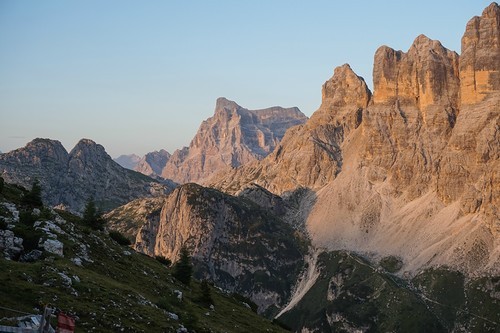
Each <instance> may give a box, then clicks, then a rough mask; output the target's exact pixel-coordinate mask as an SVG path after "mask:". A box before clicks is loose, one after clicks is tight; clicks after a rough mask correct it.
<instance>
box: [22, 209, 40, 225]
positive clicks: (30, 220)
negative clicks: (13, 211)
mask: <svg viewBox="0 0 500 333" xmlns="http://www.w3.org/2000/svg"><path fill="white" fill-rule="evenodd" d="M35 221H36V216H34V215H33V214H32V213H31V211H27V210H22V211H21V212H20V213H19V222H21V223H22V224H24V225H26V226H28V227H32V226H33V224H35Z"/></svg>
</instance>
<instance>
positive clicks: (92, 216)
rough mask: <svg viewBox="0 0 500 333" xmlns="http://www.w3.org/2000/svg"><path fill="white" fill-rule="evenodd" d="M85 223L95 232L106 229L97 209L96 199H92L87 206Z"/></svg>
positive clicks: (84, 213)
mask: <svg viewBox="0 0 500 333" xmlns="http://www.w3.org/2000/svg"><path fill="white" fill-rule="evenodd" d="M83 223H85V224H86V225H88V226H89V227H91V228H92V229H94V230H102V229H103V228H104V223H105V221H104V219H103V218H102V216H101V214H100V213H99V211H98V210H97V208H96V205H95V201H94V198H90V199H89V200H88V201H87V203H86V204H85V210H84V211H83Z"/></svg>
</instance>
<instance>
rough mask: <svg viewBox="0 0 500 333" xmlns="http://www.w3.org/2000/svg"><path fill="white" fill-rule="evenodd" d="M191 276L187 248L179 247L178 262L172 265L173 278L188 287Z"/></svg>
mask: <svg viewBox="0 0 500 333" xmlns="http://www.w3.org/2000/svg"><path fill="white" fill-rule="evenodd" d="M192 274H193V266H192V265H191V256H190V255H189V250H188V249H187V247H186V246H185V245H183V246H182V247H181V251H180V257H179V260H178V261H177V262H176V263H175V265H174V273H173V276H174V277H175V278H176V279H177V280H179V281H181V282H182V283H184V284H185V285H189V283H190V282H191V275H192Z"/></svg>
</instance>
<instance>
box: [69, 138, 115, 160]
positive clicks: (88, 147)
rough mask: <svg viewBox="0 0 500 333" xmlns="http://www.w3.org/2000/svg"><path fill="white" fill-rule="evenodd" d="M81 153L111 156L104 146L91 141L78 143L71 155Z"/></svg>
mask: <svg viewBox="0 0 500 333" xmlns="http://www.w3.org/2000/svg"><path fill="white" fill-rule="evenodd" d="M81 153H91V154H99V155H101V154H105V155H106V156H109V155H108V154H107V153H106V150H105V149H104V147H103V146H102V145H100V144H97V143H95V142H94V141H92V140H90V139H81V140H80V141H78V143H77V144H76V146H75V147H74V148H73V149H72V150H71V152H70V155H75V154H81Z"/></svg>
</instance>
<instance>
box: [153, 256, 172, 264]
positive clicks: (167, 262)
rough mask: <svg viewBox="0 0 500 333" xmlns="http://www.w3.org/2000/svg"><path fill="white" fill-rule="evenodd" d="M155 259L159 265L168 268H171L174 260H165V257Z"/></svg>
mask: <svg viewBox="0 0 500 333" xmlns="http://www.w3.org/2000/svg"><path fill="white" fill-rule="evenodd" d="M155 259H156V260H158V262H159V263H161V264H163V265H165V266H167V267H170V265H172V260H170V259H168V258H165V257H164V256H156V257H155Z"/></svg>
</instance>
